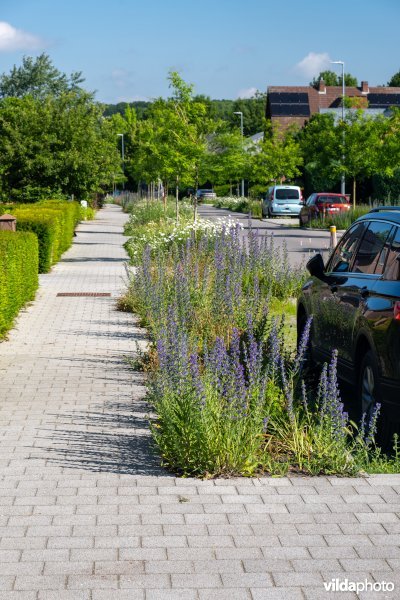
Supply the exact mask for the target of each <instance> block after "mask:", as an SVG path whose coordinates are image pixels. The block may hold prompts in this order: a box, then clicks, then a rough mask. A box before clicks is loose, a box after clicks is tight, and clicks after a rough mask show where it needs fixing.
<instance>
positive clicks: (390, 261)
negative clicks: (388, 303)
mask: <svg viewBox="0 0 400 600" xmlns="http://www.w3.org/2000/svg"><path fill="white" fill-rule="evenodd" d="M384 279H389V280H391V281H399V280H400V227H396V232H395V234H394V237H393V241H392V244H391V246H390V249H389V251H388V257H387V261H386V267H385V272H384Z"/></svg>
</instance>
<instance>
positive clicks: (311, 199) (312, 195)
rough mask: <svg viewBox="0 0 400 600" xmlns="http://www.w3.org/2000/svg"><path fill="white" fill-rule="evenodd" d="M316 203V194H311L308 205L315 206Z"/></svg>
mask: <svg viewBox="0 0 400 600" xmlns="http://www.w3.org/2000/svg"><path fill="white" fill-rule="evenodd" d="M314 204H315V194H311V196H310V197H309V198H308V199H307V202H306V205H307V206H313V205H314Z"/></svg>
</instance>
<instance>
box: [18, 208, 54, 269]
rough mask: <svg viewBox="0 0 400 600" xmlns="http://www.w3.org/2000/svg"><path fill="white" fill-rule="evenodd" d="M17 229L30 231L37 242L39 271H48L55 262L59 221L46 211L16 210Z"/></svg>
mask: <svg viewBox="0 0 400 600" xmlns="http://www.w3.org/2000/svg"><path fill="white" fill-rule="evenodd" d="M14 214H15V216H16V218H17V231H32V232H33V233H35V234H36V236H37V239H38V242H39V273H48V272H49V271H50V269H51V266H52V264H54V263H55V262H57V260H58V258H59V256H60V253H59V246H60V242H59V238H60V229H61V227H60V222H59V220H58V219H55V218H54V215H52V214H51V213H50V214H49V213H48V212H47V211H44V210H42V211H34V210H32V211H30V210H26V209H21V210H16V211H14Z"/></svg>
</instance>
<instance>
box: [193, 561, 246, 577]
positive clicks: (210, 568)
mask: <svg viewBox="0 0 400 600" xmlns="http://www.w3.org/2000/svg"><path fill="white" fill-rule="evenodd" d="M193 564H194V570H195V572H196V573H236V574H237V573H243V564H242V562H241V561H240V560H237V559H227V558H225V559H221V560H218V559H217V560H195V561H194V562H193Z"/></svg>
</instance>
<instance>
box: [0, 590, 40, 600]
mask: <svg viewBox="0 0 400 600" xmlns="http://www.w3.org/2000/svg"><path fill="white" fill-rule="evenodd" d="M36 598H37V592H36V591H34V592H12V591H10V592H2V591H0V600H36Z"/></svg>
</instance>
